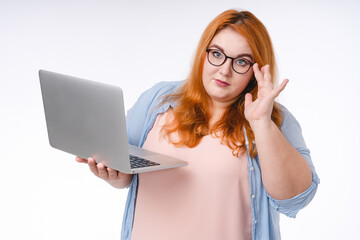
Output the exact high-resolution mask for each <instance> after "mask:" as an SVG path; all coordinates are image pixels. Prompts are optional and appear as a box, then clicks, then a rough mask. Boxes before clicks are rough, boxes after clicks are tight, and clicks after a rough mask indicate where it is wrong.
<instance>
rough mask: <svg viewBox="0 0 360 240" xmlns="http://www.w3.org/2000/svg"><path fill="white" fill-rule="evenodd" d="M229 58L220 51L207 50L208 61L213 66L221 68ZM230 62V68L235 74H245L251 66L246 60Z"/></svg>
mask: <svg viewBox="0 0 360 240" xmlns="http://www.w3.org/2000/svg"><path fill="white" fill-rule="evenodd" d="M227 58H229V57H227V56H226V55H225V53H223V52H222V51H220V50H217V49H209V50H208V61H209V62H210V63H211V64H212V65H215V66H221V65H223V64H224V62H225V61H226V59H227ZM231 60H232V68H233V69H234V71H235V72H237V73H246V72H247V71H248V70H249V69H250V67H251V66H252V64H251V62H250V61H249V60H247V59H246V58H242V57H239V58H235V59H231Z"/></svg>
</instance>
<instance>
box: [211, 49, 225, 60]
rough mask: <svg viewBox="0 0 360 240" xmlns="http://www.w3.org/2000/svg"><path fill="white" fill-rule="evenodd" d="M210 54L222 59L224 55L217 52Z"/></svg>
mask: <svg viewBox="0 0 360 240" xmlns="http://www.w3.org/2000/svg"><path fill="white" fill-rule="evenodd" d="M211 54H212V55H213V56H214V57H216V58H223V57H224V54H223V53H222V52H220V51H218V50H212V51H211Z"/></svg>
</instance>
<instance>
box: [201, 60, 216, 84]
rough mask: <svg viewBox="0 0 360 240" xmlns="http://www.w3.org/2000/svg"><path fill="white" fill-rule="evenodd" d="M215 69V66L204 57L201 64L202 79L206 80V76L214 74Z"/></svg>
mask: <svg viewBox="0 0 360 240" xmlns="http://www.w3.org/2000/svg"><path fill="white" fill-rule="evenodd" d="M216 70H217V67H215V66H213V65H211V64H210V63H209V62H208V61H207V59H205V61H204V65H203V73H202V78H203V80H208V78H209V77H210V76H211V75H212V74H214V73H215V72H216Z"/></svg>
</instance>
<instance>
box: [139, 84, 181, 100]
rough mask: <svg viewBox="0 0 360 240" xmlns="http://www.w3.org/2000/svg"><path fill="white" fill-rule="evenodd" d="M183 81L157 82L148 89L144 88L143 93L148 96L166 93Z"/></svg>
mask: <svg viewBox="0 0 360 240" xmlns="http://www.w3.org/2000/svg"><path fill="white" fill-rule="evenodd" d="M183 82H184V81H173V82H159V83H156V84H155V85H154V86H152V87H151V88H150V89H148V90H146V91H145V92H144V93H143V95H144V94H147V95H150V96H162V95H166V94H170V93H173V92H174V91H176V90H177V89H178V88H179V87H180V86H181V85H182V84H183Z"/></svg>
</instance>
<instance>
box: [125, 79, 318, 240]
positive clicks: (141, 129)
mask: <svg viewBox="0 0 360 240" xmlns="http://www.w3.org/2000/svg"><path fill="white" fill-rule="evenodd" d="M182 83H183V82H182V81H178V82H160V83H158V84H156V85H154V86H153V87H152V88H150V89H149V90H147V91H145V92H144V93H143V94H142V95H141V96H140V97H139V99H138V100H137V102H136V103H135V105H134V106H133V107H132V108H131V109H130V110H129V111H128V113H127V116H126V122H127V134H128V140H129V144H132V145H136V146H139V147H142V146H143V144H144V142H145V139H146V137H147V134H148V133H149V131H150V130H151V128H152V126H153V124H154V123H155V120H156V118H157V116H158V114H160V113H164V112H166V111H167V110H168V108H169V107H175V106H176V103H171V102H168V103H165V104H163V105H159V103H160V100H161V99H160V98H161V97H162V96H164V95H167V94H170V93H173V92H174V91H176V90H177V89H178V88H179V87H180V86H181V84H182ZM282 111H283V122H282V125H281V130H282V132H283V134H284V135H285V137H286V138H287V140H288V141H289V142H290V144H291V145H292V146H293V147H294V148H296V149H297V151H298V152H299V153H300V154H301V155H302V156H303V157H304V158H305V159H306V161H307V162H308V164H309V166H310V168H311V171H312V178H313V182H312V184H311V186H310V187H309V188H308V189H307V190H306V191H304V192H303V193H301V194H299V195H297V196H295V197H293V198H291V199H286V200H276V199H274V198H272V197H271V196H270V195H269V194H268V193H267V192H266V190H265V188H264V186H263V183H262V179H261V168H260V164H259V159H258V156H256V157H255V158H251V157H250V156H249V155H248V168H249V184H250V195H249V198H250V202H251V216H252V239H253V240H255V239H256V240H260V239H261V240H265V239H269V240H278V239H281V237H280V229H279V213H283V214H285V215H287V216H289V217H292V218H295V217H296V214H297V212H298V211H299V210H300V209H302V208H303V207H305V206H306V205H307V204H308V203H309V202H310V201H311V199H312V198H313V197H314V195H315V193H316V190H317V186H318V184H319V178H318V176H317V174H316V172H315V168H314V165H313V163H312V161H311V157H310V151H309V149H308V148H307V147H306V145H305V142H304V139H303V136H302V133H301V128H300V125H299V123H298V122H297V121H296V119H295V118H294V117H293V116H292V115H291V113H290V112H289V111H288V110H287V109H286V108H285V107H282ZM246 146H247V147H248V143H247V142H246ZM137 188H138V175H137V174H135V175H134V176H133V179H132V182H131V184H130V189H129V192H128V197H127V201H126V206H125V212H124V217H123V225H122V230H121V239H122V240H130V239H131V232H132V227H133V222H134V214H135V204H136V197H137ZM224 207H225V206H224Z"/></svg>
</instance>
